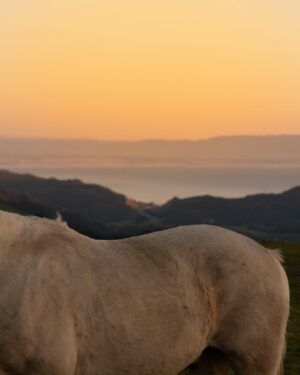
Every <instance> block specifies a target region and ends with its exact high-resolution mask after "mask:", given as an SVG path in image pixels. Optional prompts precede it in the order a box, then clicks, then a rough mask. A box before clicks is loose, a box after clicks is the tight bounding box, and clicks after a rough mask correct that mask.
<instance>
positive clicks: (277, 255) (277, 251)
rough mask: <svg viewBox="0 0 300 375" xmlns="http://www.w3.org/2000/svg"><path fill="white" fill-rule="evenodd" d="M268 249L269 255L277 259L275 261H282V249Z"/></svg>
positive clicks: (281, 262)
mask: <svg viewBox="0 0 300 375" xmlns="http://www.w3.org/2000/svg"><path fill="white" fill-rule="evenodd" d="M269 251H270V253H271V255H272V256H273V258H274V259H276V260H277V262H279V263H280V264H283V263H284V258H283V255H282V251H281V250H280V249H272V250H269Z"/></svg>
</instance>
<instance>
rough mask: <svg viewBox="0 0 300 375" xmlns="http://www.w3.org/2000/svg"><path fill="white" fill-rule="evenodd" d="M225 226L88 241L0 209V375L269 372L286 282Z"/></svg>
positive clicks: (277, 352) (266, 257)
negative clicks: (229, 370) (231, 370)
mask: <svg viewBox="0 0 300 375" xmlns="http://www.w3.org/2000/svg"><path fill="white" fill-rule="evenodd" d="M278 258H279V257H278V255H277V254H275V253H274V252H272V251H270V250H267V249H265V248H264V247H262V246H261V245H259V244H257V243H256V242H254V241H252V240H251V239H249V238H247V237H244V236H242V235H240V234H237V233H234V232H232V231H229V230H226V229H222V228H218V227H214V226H209V225H194V226H188V227H178V228H175V229H170V230H165V231H162V232H157V233H152V234H148V235H144V236H140V237H134V238H129V239H124V240H113V241H108V240H99V241H96V240H92V239H90V238H87V237H84V236H82V235H80V234H78V233H76V232H74V231H73V230H71V229H69V228H68V227H67V226H66V225H65V224H63V223H59V222H53V221H50V220H46V219H38V218H28V217H21V216H18V215H14V214H8V213H2V212H1V213H0V333H1V334H0V374H1V375H4V374H5V375H31V374H32V375H33V374H35V375H122V374H131V375H176V374H177V373H179V372H180V371H182V370H184V369H185V373H186V374H204V375H205V374H227V369H228V366H229V364H230V365H231V367H232V368H233V369H234V371H235V373H236V374H239V375H277V374H279V373H280V363H281V360H282V356H283V354H284V343H285V330H286V323H287V318H288V311H289V289H288V282H287V278H286V274H285V272H284V270H283V268H282V266H281V264H280V261H279V259H278Z"/></svg>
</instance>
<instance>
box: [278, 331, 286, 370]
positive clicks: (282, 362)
mask: <svg viewBox="0 0 300 375" xmlns="http://www.w3.org/2000/svg"><path fill="white" fill-rule="evenodd" d="M285 354H286V340H285V338H284V341H283V344H282V350H281V358H280V365H279V369H278V373H277V375H284V358H285Z"/></svg>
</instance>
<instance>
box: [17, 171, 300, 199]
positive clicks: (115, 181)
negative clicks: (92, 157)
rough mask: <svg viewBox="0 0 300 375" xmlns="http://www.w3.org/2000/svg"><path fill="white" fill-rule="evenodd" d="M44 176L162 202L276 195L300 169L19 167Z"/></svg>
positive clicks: (299, 177) (295, 181)
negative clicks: (208, 197) (97, 185)
mask: <svg viewBox="0 0 300 375" xmlns="http://www.w3.org/2000/svg"><path fill="white" fill-rule="evenodd" d="M10 170H14V171H17V172H21V173H23V172H30V173H33V174H35V175H38V176H42V177H56V178H59V179H68V178H78V179H81V180H82V181H84V182H92V183H96V184H100V185H103V186H106V187H108V188H110V189H112V190H114V191H116V192H120V193H123V194H125V195H127V196H128V197H131V198H134V199H135V200H139V201H144V202H151V201H152V202H155V203H163V202H165V201H167V200H169V199H171V198H172V197H175V196H177V197H190V196H195V195H203V194H210V195H215V196H222V197H241V196H245V195H247V194H255V193H267V192H268V193H269V192H273V193H277V192H281V191H283V190H286V189H289V188H291V187H294V186H296V185H300V167H299V166H297V167H225V168H221V167H97V168H94V167H93V168H89V167H85V168H83V167H61V168H57V167H26V168H25V167H22V168H20V167H16V168H10Z"/></svg>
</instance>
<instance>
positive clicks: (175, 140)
mask: <svg viewBox="0 0 300 375" xmlns="http://www.w3.org/2000/svg"><path fill="white" fill-rule="evenodd" d="M277 137H278V138H280V137H282V138H287V137H300V133H294V134H293V133H282V134H231V135H216V136H212V137H207V138H197V139H188V138H174V139H173V138H172V139H167V138H141V139H134V140H130V139H123V140H121V139H104V138H69V137H66V138H64V137H34V136H33V137H28V136H1V135H0V140H16V141H71V142H76V141H81V142H105V143H142V142H201V141H209V140H215V139H220V138H277Z"/></svg>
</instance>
